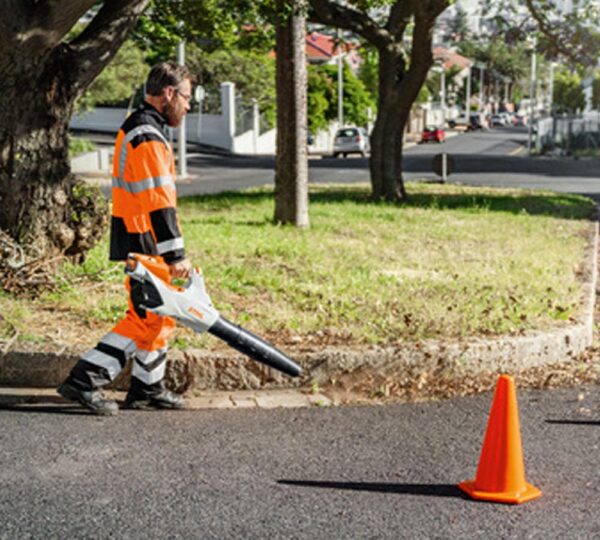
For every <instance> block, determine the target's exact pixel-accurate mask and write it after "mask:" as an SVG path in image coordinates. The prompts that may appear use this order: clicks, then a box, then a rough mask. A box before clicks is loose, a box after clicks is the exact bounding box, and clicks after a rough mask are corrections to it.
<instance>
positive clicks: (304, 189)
mask: <svg viewBox="0 0 600 540" xmlns="http://www.w3.org/2000/svg"><path fill="white" fill-rule="evenodd" d="M303 5H304V0H292V1H291V3H288V2H287V0H278V3H277V7H278V12H279V13H283V12H284V10H285V9H289V8H291V10H292V11H293V12H292V13H291V14H290V15H289V17H288V18H287V19H286V20H285V21H284V22H283V23H281V24H279V25H278V26H277V76H276V84H277V158H276V163H275V221H277V222H279V223H284V224H285V223H291V224H294V225H296V226H298V227H308V224H309V219H308V153H307V147H306V135H307V133H306V125H307V112H306V57H305V51H304V40H305V36H306V20H305V17H304V15H302V14H301V13H300V10H301V9H302V8H303Z"/></svg>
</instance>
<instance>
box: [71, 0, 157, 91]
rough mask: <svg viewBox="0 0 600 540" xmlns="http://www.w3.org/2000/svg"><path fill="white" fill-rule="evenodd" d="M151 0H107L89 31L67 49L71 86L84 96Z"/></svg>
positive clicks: (89, 25)
mask: <svg viewBox="0 0 600 540" xmlns="http://www.w3.org/2000/svg"><path fill="white" fill-rule="evenodd" d="M148 3H149V0H106V1H105V2H104V4H103V6H102V9H100V11H99V12H98V13H97V14H96V16H95V17H94V18H93V20H92V21H91V22H90V24H88V26H87V27H86V29H85V30H84V31H83V32H82V33H81V34H80V35H79V36H78V37H77V38H75V39H74V40H73V41H72V42H71V43H69V44H68V46H67V51H68V55H69V61H70V62H71V63H72V66H73V67H72V70H71V73H72V77H71V81H69V82H70V84H71V85H72V91H73V92H74V93H75V94H81V93H82V92H83V91H84V90H85V89H86V88H87V87H88V85H89V84H90V83H91V82H92V81H93V80H94V79H95V78H96V76H97V75H98V74H99V73H100V72H101V71H102V69H103V68H104V67H105V66H106V64H108V63H109V62H110V61H111V60H112V58H113V57H114V55H115V54H116V52H117V51H118V50H119V48H120V47H121V45H122V44H123V42H124V41H125V39H126V38H127V34H128V33H129V31H130V30H131V29H132V28H133V26H134V25H135V23H136V21H137V19H138V17H139V16H140V15H141V13H142V12H143V11H144V9H146V6H147V5H148Z"/></svg>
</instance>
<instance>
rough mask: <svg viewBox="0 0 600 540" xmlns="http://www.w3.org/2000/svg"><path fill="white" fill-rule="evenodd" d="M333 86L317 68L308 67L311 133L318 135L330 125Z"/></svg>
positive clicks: (309, 126) (309, 125)
mask: <svg viewBox="0 0 600 540" xmlns="http://www.w3.org/2000/svg"><path fill="white" fill-rule="evenodd" d="M333 84H334V83H333V81H332V80H331V79H330V78H329V77H324V76H323V74H322V73H321V71H320V70H319V69H318V68H317V66H313V65H309V66H308V94H307V100H308V130H309V131H310V132H311V133H318V132H319V131H321V130H323V129H325V128H326V127H327V126H328V125H329V121H330V118H329V109H330V107H331V99H333V98H332V96H333V94H334V93H335V91H334V89H333Z"/></svg>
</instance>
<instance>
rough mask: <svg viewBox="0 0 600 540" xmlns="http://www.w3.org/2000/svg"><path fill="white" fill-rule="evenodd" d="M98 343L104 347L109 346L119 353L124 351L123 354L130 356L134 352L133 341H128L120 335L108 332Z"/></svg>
mask: <svg viewBox="0 0 600 540" xmlns="http://www.w3.org/2000/svg"><path fill="white" fill-rule="evenodd" d="M100 343H104V344H106V345H110V346H111V347H115V348H116V349H119V350H121V351H125V353H129V354H131V353H132V352H134V351H135V348H136V347H135V341H133V339H129V338H127V337H125V336H122V335H121V334H117V333H115V332H109V333H108V334H106V335H105V336H104V337H103V338H102V339H101V340H100Z"/></svg>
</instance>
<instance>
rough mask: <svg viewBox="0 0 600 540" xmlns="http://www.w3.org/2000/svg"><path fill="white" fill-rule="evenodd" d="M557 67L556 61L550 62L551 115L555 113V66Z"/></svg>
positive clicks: (549, 93) (549, 99)
mask: <svg viewBox="0 0 600 540" xmlns="http://www.w3.org/2000/svg"><path fill="white" fill-rule="evenodd" d="M555 67H556V62H550V82H549V84H548V86H549V87H550V88H549V92H548V111H549V112H550V116H553V115H554V68H555Z"/></svg>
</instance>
